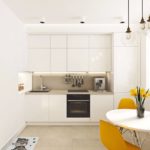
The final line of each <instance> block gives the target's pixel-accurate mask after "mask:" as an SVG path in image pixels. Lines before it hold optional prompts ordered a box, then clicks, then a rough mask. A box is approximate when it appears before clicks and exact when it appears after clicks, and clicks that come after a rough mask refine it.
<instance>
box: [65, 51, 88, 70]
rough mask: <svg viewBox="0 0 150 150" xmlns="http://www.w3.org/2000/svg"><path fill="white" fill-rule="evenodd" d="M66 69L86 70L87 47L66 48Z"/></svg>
mask: <svg viewBox="0 0 150 150" xmlns="http://www.w3.org/2000/svg"><path fill="white" fill-rule="evenodd" d="M68 71H88V49H68Z"/></svg>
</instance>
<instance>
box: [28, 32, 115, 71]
mask: <svg viewBox="0 0 150 150" xmlns="http://www.w3.org/2000/svg"><path fill="white" fill-rule="evenodd" d="M28 38H29V44H28V45H29V61H28V69H29V71H39V72H40V71H45V72H47V71H48V72H49V71H52V72H66V71H74V72H81V71H84V72H85V71H86V72H88V71H89V72H103V71H111V63H112V62H111V57H112V53H111V50H112V36H111V35H110V34H102V35H92V34H91V35H82V34H78V35H67V34H63V35H57V34H56V35H29V36H28Z"/></svg>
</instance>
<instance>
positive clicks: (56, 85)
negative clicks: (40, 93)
mask: <svg viewBox="0 0 150 150" xmlns="http://www.w3.org/2000/svg"><path fill="white" fill-rule="evenodd" d="M67 74H69V73H67ZM40 75H42V78H43V83H44V85H45V86H46V87H48V88H49V89H55V90H67V89H87V90H93V89H94V78H95V77H105V78H106V90H108V91H112V90H111V73H99V74H88V73H87V74H71V75H81V76H83V77H84V85H82V86H81V87H72V84H66V83H65V80H64V77H65V75H66V74H50V73H49V74H42V73H40V74H33V82H32V88H33V89H38V88H40V84H41V80H40Z"/></svg>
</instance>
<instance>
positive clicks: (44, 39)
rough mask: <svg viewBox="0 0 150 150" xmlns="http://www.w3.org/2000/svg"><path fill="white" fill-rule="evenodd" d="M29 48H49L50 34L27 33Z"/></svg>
mask: <svg viewBox="0 0 150 150" xmlns="http://www.w3.org/2000/svg"><path fill="white" fill-rule="evenodd" d="M28 47H29V48H31V49H32V48H36V49H38V48H40V49H44V48H50V36H49V35H29V36H28Z"/></svg>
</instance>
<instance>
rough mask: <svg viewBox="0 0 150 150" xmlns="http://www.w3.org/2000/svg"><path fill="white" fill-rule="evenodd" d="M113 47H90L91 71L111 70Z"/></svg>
mask: <svg viewBox="0 0 150 150" xmlns="http://www.w3.org/2000/svg"><path fill="white" fill-rule="evenodd" d="M111 57H112V56H111V49H90V51H89V72H105V71H111V64H112V63H111V61H112V59H111Z"/></svg>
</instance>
